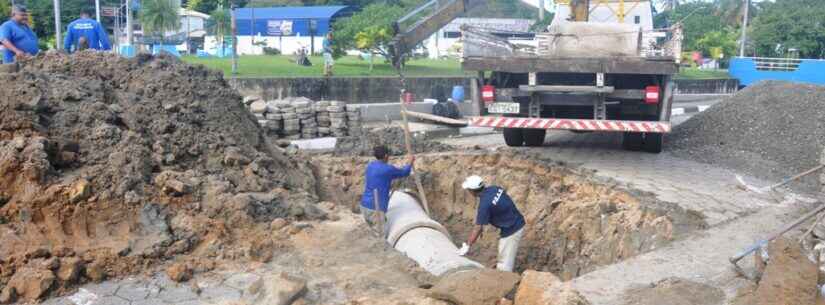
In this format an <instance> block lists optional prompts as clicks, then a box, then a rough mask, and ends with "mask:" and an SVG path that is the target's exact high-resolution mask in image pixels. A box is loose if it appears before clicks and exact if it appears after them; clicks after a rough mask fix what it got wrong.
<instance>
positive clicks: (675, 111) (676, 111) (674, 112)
mask: <svg viewBox="0 0 825 305" xmlns="http://www.w3.org/2000/svg"><path fill="white" fill-rule="evenodd" d="M708 108H710V105H700V106H688V107H677V108H673V109H672V110H671V111H670V114H671V115H683V114H688V113H696V112H702V111H705V110H707V109H708Z"/></svg>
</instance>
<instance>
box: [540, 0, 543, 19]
mask: <svg viewBox="0 0 825 305" xmlns="http://www.w3.org/2000/svg"><path fill="white" fill-rule="evenodd" d="M542 21H544V0H539V22H542Z"/></svg>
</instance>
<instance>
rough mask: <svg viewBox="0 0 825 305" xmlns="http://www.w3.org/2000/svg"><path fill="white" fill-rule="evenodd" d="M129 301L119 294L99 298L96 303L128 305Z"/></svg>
mask: <svg viewBox="0 0 825 305" xmlns="http://www.w3.org/2000/svg"><path fill="white" fill-rule="evenodd" d="M129 303H130V302H129V300H126V299H124V298H121V297H118V296H108V297H102V298H99V299H97V301H95V302H94V305H127V304H129Z"/></svg>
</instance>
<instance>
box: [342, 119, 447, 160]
mask: <svg viewBox="0 0 825 305" xmlns="http://www.w3.org/2000/svg"><path fill="white" fill-rule="evenodd" d="M405 143H406V142H405V140H404V129H402V128H401V127H395V126H394V127H376V128H372V129H370V130H366V132H364V134H363V135H361V136H358V137H352V136H351V137H341V138H338V142H337V143H336V144H335V155H336V156H372V149H373V147H375V146H376V145H378V144H383V145H386V146H387V148H389V150H390V154H391V155H393V156H401V155H404V154H406V146H405ZM413 150H414V151H415V152H416V153H431V152H443V151H451V150H455V148H454V147H452V146H450V145H447V144H443V143H439V142H435V141H429V140H422V139H413Z"/></svg>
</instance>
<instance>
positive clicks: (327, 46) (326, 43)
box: [321, 37, 332, 53]
mask: <svg viewBox="0 0 825 305" xmlns="http://www.w3.org/2000/svg"><path fill="white" fill-rule="evenodd" d="M321 46H322V47H323V48H324V53H332V41H330V40H329V39H328V38H326V37H324V40H323V41H321Z"/></svg>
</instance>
